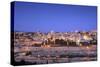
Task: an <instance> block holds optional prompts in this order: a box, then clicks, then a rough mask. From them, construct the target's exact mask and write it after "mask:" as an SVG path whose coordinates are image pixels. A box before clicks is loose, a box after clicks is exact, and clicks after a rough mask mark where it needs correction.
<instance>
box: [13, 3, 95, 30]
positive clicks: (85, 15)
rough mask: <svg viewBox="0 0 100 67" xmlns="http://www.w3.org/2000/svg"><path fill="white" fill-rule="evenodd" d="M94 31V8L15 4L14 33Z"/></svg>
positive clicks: (46, 4)
mask: <svg viewBox="0 0 100 67" xmlns="http://www.w3.org/2000/svg"><path fill="white" fill-rule="evenodd" d="M96 29H97V7H96V6H79V5H63V4H60V5H59V4H48V3H31V2H15V6H14V31H24V32H37V31H40V32H49V31H51V30H53V31H55V32H68V31H75V30H79V31H91V30H96Z"/></svg>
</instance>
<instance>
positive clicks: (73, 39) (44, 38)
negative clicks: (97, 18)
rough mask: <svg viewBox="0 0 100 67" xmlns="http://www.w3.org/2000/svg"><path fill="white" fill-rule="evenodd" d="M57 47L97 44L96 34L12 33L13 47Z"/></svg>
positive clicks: (92, 32) (94, 32)
mask: <svg viewBox="0 0 100 67" xmlns="http://www.w3.org/2000/svg"><path fill="white" fill-rule="evenodd" d="M19 44H20V45H27V46H48V47H49V46H57V45H60V46H61V45H62V46H63V45H64V46H67V45H69V46H70V45H71V44H72V45H78V46H81V45H84V44H91V45H93V44H94V45H96V44H97V32H96V31H89V32H78V31H75V32H54V31H51V32H48V33H42V32H14V45H19Z"/></svg>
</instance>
